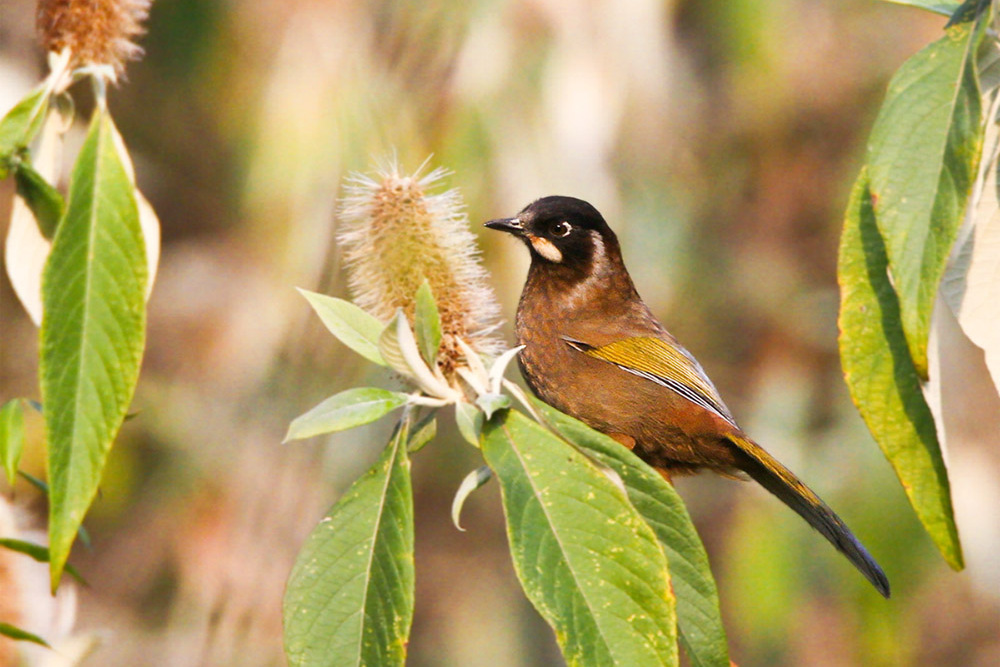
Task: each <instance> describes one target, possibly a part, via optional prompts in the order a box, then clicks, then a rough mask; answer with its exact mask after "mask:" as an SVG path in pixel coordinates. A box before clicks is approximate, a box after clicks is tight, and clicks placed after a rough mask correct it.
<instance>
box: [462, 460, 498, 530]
mask: <svg viewBox="0 0 1001 667" xmlns="http://www.w3.org/2000/svg"><path fill="white" fill-rule="evenodd" d="M493 476H494V474H493V472H492V471H491V470H490V467H489V466H480V467H479V468H477V469H476V470H474V471H472V472H471V473H469V474H468V475H466V476H465V477H464V478H463V479H462V484H460V485H459V490H458V491H456V492H455V497H454V498H452V524H453V525H454V526H455V527H456V528H458V529H459V530H462V531H465V530H466V529H465V528H463V527H462V526H461V525H459V516H461V515H462V506H463V505H465V504H466V498H468V497H469V495H470V494H471V493H472V492H473V491H475V490H476V489H478V488H480V487H481V486H483V485H484V484H486V483H487V482H489V481H490V478H491V477H493Z"/></svg>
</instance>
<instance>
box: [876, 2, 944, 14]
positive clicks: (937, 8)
mask: <svg viewBox="0 0 1001 667" xmlns="http://www.w3.org/2000/svg"><path fill="white" fill-rule="evenodd" d="M886 1H887V2H892V3H894V4H897V5H910V6H911V7H917V8H919V9H927V10H928V11H930V12H935V13H936V14H941V15H942V16H952V14H953V12H955V11H956V9H957V8H958V7H959V0H886Z"/></svg>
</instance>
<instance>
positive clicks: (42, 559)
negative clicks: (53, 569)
mask: <svg viewBox="0 0 1001 667" xmlns="http://www.w3.org/2000/svg"><path fill="white" fill-rule="evenodd" d="M0 547H3V548H4V549H10V550H11V551H16V552H17V553H20V554H24V555H25V556H28V557H30V558H31V559H32V560H34V561H37V562H39V563H48V562H49V548H48V547H46V546H42V545H41V544H35V543H34V542H26V541H24V540H18V539H15V538H12V537H0ZM66 571H67V572H69V573H70V574H71V575H72V576H73V578H74V579H76V580H77V581H79V582H80V583H86V582H85V581H84V579H83V577H82V576H81V575H80V573H79V572H78V571H77V569H76V568H75V567H73V566H72V565H67V566H66Z"/></svg>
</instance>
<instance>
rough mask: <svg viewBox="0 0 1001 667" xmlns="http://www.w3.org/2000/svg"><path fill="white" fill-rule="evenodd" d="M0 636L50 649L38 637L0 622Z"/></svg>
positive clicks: (46, 643) (47, 644)
mask: <svg viewBox="0 0 1001 667" xmlns="http://www.w3.org/2000/svg"><path fill="white" fill-rule="evenodd" d="M0 635H3V636H4V637H10V638H11V639H16V640H17V641H24V642H31V643H33V644H38V645H39V646H44V647H45V648H52V647H51V646H49V643H48V642H47V641H45V640H44V639H42V638H41V637H39V636H38V635H36V634H34V633H31V632H28V631H27V630H22V629H21V628H19V627H17V626H16V625H11V624H10V623H2V622H0Z"/></svg>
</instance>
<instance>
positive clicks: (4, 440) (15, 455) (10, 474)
mask: <svg viewBox="0 0 1001 667" xmlns="http://www.w3.org/2000/svg"><path fill="white" fill-rule="evenodd" d="M23 450H24V408H23V407H21V399H19V398H15V399H12V400H10V401H7V403H5V404H4V406H3V407H2V408H0V460H2V461H3V469H4V471H5V472H6V473H7V484H9V485H10V486H14V480H16V479H17V466H18V465H19V464H20V462H21V452H22V451H23Z"/></svg>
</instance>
